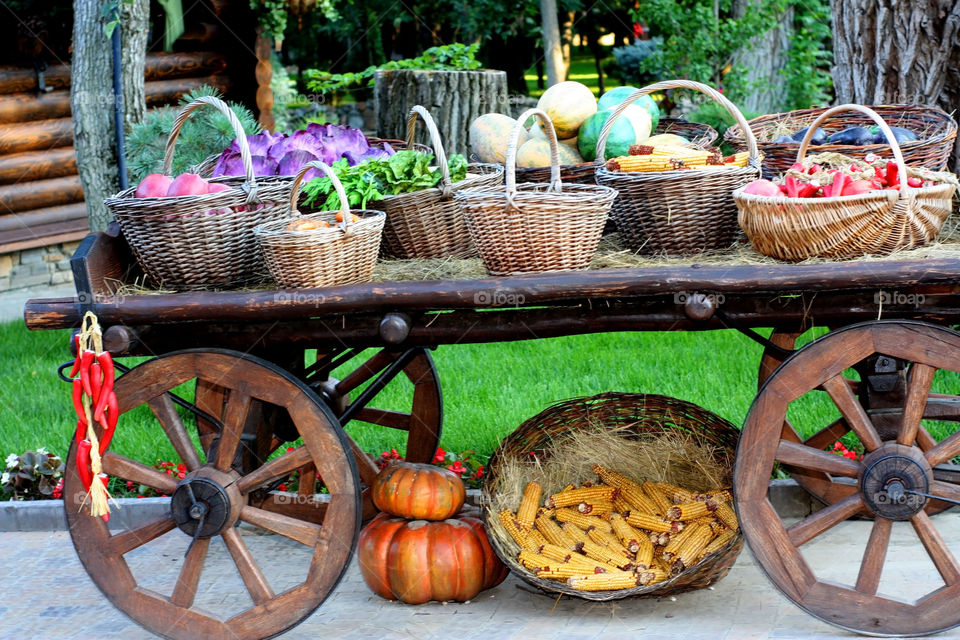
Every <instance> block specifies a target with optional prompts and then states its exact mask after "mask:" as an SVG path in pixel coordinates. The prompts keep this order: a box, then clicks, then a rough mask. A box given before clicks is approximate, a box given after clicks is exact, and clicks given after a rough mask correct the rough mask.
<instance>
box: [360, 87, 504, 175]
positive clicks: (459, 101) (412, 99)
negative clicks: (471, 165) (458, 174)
mask: <svg viewBox="0 0 960 640" xmlns="http://www.w3.org/2000/svg"><path fill="white" fill-rule="evenodd" d="M374 78H375V80H374V88H373V100H374V104H375V107H376V112H377V135H378V136H380V137H382V138H399V139H405V138H406V137H407V115H408V114H409V113H410V108H411V107H413V106H414V105H418V104H419V105H423V106H424V107H426V108H427V109H428V110H429V111H430V115H431V116H433V119H434V121H436V123H437V129H439V131H440V136H441V138H442V142H443V148H444V151H446V152H447V155H448V156H449V155H451V154H454V153H462V154H466V153H467V152H468V150H467V129H468V128H469V126H470V123H471V122H473V120H474V118H476V117H477V116H479V115H482V114H484V113H491V112H496V113H509V106H510V104H509V102H510V96H509V94H508V93H507V74H506V73H505V72H503V71H493V70H483V71H420V70H411V69H397V70H379V71H377V72H376V75H375V76H374ZM417 131H418V133H419V135H418V136H417V139H418V141H419V142H423V143H424V144H427V145H429V144H430V138H429V136H428V135H427V134H426V127H424V126H423V123H418V125H417Z"/></svg>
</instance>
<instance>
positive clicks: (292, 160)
mask: <svg viewBox="0 0 960 640" xmlns="http://www.w3.org/2000/svg"><path fill="white" fill-rule="evenodd" d="M316 159H317V156H315V155H313V154H312V153H310V152H309V151H304V150H302V149H298V150H296V151H291V152H290V153H288V154H287V155H285V156H283V158H281V159H280V162H279V163H278V164H277V175H278V176H295V175H297V172H298V171H300V168H301V167H302V166H303V165H305V164H307V163H308V162H313V161H314V160H316ZM320 175H321V173H320V171H318V170H316V169H310V171H308V172H307V175H306V177H305V178H304V179H305V180H307V181H309V180H313V179H314V178H317V177H319V176H320Z"/></svg>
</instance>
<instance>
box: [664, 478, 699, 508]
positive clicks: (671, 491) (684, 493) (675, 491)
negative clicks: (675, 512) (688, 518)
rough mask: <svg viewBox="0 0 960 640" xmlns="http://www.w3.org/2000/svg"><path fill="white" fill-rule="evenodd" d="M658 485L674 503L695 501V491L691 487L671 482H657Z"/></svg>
mask: <svg viewBox="0 0 960 640" xmlns="http://www.w3.org/2000/svg"><path fill="white" fill-rule="evenodd" d="M656 485H657V486H658V487H659V488H660V490H661V491H663V492H664V493H665V494H666V496H667V497H668V498H670V500H672V501H673V503H674V504H681V503H684V502H692V501H693V491H690V490H689V489H684V488H683V487H679V486H677V485H675V484H670V483H669V482H657V483H656Z"/></svg>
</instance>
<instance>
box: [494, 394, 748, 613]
mask: <svg viewBox="0 0 960 640" xmlns="http://www.w3.org/2000/svg"><path fill="white" fill-rule="evenodd" d="M738 435H739V432H738V431H737V429H736V427H734V426H733V425H732V424H731V423H729V422H727V421H726V420H724V419H723V418H720V417H719V416H717V415H715V414H713V413H711V412H709V411H707V410H705V409H703V408H701V407H698V406H697V405H695V404H692V403H689V402H685V401H683V400H678V399H676V398H670V397H666V396H660V395H652V394H636V393H604V394H600V395H597V396H593V397H587V398H578V399H574V400H567V401H564V402H560V403H558V404H555V405H553V406H551V407H549V408H548V409H546V410H545V411H543V412H542V413H540V414H538V415H536V416H534V417H532V418H530V419H529V420H527V421H526V422H524V423H523V424H522V425H520V427H518V428H517V430H516V431H514V432H513V433H512V434H511V435H510V436H509V437H507V438H506V439H505V440H504V441H503V443H502V444H501V445H500V447H499V448H498V449H497V451H496V452H495V453H494V455H493V457H492V458H491V460H490V464H489V467H488V477H487V481H486V483H485V484H484V490H483V491H484V496H483V497H484V504H485V512H484V518H485V523H486V527H487V534H488V537H489V539H490V542H491V544H492V546H493V548H494V550H495V551H496V553H497V555H498V556H499V557H500V559H501V560H502V561H503V562H504V564H506V565H507V566H508V567H509V568H510V570H511V571H513V572H514V573H515V574H516V575H517V576H519V577H520V578H522V579H523V580H525V581H526V582H528V583H529V584H531V585H534V586H536V587H538V588H540V589H542V590H544V591H548V592H555V593H565V594H568V595H571V596H576V597H578V598H583V599H587V600H614V599H619V598H626V597H634V596H639V597H649V596H664V595H669V594H673V593H679V592H682V591H688V590H692V589H701V588H703V587H706V586H709V585H711V584H713V583H714V582H716V581H717V580H719V579H721V578H723V577H724V576H725V575H726V574H727V573H728V572H729V571H730V568H731V567H732V566H733V563H734V561H735V560H736V558H737V555H738V554H739V553H740V551H741V549H742V548H743V538H742V536H741V534H740V529H739V524H738V522H737V518H736V514H735V513H734V510H733V500H732V494H731V492H730V489H729V487H730V482H731V477H732V470H733V458H734V453H735V449H736V443H737V437H738Z"/></svg>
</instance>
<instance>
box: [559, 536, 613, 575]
mask: <svg viewBox="0 0 960 640" xmlns="http://www.w3.org/2000/svg"><path fill="white" fill-rule="evenodd" d="M540 553H541V555H543V556H545V557H547V558H550V559H552V560H554V561H557V562H563V563H566V564H569V565H571V566H575V567H580V568H581V569H584V573H591V572H593V573H603V572H604V571H619V569H617V567H616V565H612V564H610V563H607V562H597V561H596V560H593V559H592V558H588V557H587V556H585V555H582V554H579V553H574V552H573V551H570V550H569V549H561V548H560V547H558V546H557V545H555V544H550V543H547V544H545V545H543V548H542V549H541V550H540Z"/></svg>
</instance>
